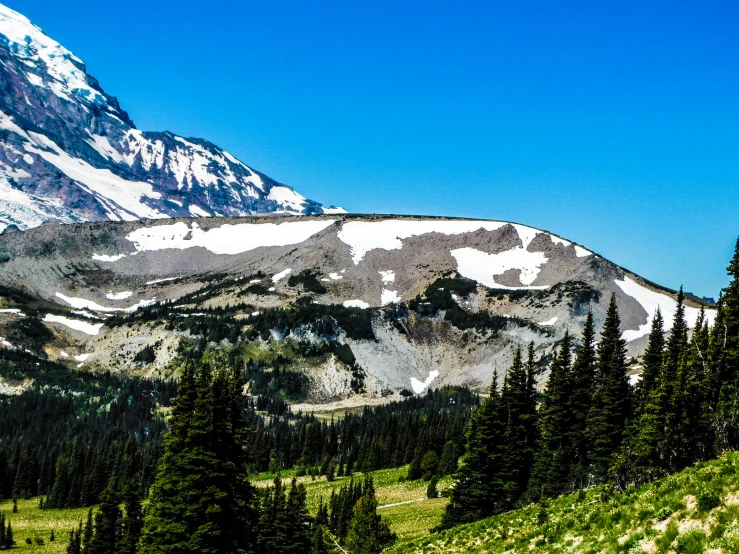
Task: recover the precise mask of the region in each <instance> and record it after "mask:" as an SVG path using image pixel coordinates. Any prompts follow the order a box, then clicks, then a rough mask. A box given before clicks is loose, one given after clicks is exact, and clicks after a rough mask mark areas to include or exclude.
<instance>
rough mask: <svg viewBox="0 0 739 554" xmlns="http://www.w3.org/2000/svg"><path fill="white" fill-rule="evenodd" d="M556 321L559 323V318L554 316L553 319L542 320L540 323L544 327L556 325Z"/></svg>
mask: <svg viewBox="0 0 739 554" xmlns="http://www.w3.org/2000/svg"><path fill="white" fill-rule="evenodd" d="M555 323H557V318H556V317H553V318H552V319H547V320H546V321H540V322H539V325H541V326H543V327H549V326H550V325H554V324H555Z"/></svg>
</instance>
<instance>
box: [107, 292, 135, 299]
mask: <svg viewBox="0 0 739 554" xmlns="http://www.w3.org/2000/svg"><path fill="white" fill-rule="evenodd" d="M131 296H133V292H132V291H130V290H125V291H123V292H113V291H108V293H107V294H106V295H105V298H107V299H108V300H125V299H126V298H131Z"/></svg>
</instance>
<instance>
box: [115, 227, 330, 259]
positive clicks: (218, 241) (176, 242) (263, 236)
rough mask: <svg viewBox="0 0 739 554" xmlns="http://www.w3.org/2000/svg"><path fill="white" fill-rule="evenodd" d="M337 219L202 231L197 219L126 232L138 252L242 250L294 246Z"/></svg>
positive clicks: (225, 251) (240, 251)
mask: <svg viewBox="0 0 739 554" xmlns="http://www.w3.org/2000/svg"><path fill="white" fill-rule="evenodd" d="M335 221H336V220H334V219H324V220H315V221H288V222H285V223H239V224H236V225H230V224H225V225H221V226H220V227H215V228H213V229H209V230H207V231H203V230H202V229H201V228H200V226H199V225H198V224H197V222H193V223H191V224H190V225H189V226H188V225H187V223H184V222H182V221H178V222H177V223H173V224H171V225H155V226H152V227H141V228H140V229H136V230H135V231H133V232H131V233H129V234H128V235H126V239H128V240H129V241H130V242H132V243H133V244H134V246H135V247H136V250H137V251H138V252H147V251H156V250H166V249H169V248H175V249H179V250H184V249H186V248H194V247H197V246H199V247H201V248H205V249H206V250H209V251H210V252H213V253H214V254H231V255H233V254H241V253H243V252H248V251H249V250H255V249H256V248H261V247H266V246H291V245H294V244H299V243H301V242H304V241H306V240H308V239H309V238H310V237H312V236H313V235H315V234H316V233H320V232H321V231H323V230H324V229H326V228H327V227H329V226H331V225H333V224H334V223H335Z"/></svg>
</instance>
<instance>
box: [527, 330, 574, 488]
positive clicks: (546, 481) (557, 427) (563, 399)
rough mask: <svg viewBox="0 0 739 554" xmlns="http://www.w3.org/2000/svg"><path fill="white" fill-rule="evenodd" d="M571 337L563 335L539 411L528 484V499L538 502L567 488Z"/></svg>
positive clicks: (570, 456) (570, 459) (570, 452)
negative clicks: (535, 445) (541, 498)
mask: <svg viewBox="0 0 739 554" xmlns="http://www.w3.org/2000/svg"><path fill="white" fill-rule="evenodd" d="M571 360H572V357H571V352H570V335H569V332H565V336H564V339H563V340H562V343H561V344H560V347H559V351H558V353H557V355H556V356H555V358H554V361H553V362H552V365H551V368H550V372H549V380H548V381H547V388H546V390H545V392H544V401H543V403H542V405H541V407H540V408H539V448H538V450H537V453H536V457H535V464H534V469H533V473H532V476H531V481H530V483H529V488H530V491H529V496H530V497H531V498H532V499H537V498H538V497H539V495H543V496H546V497H553V496H559V495H560V494H563V493H565V492H568V491H569V489H570V484H569V481H568V479H569V475H570V466H571V464H572V462H573V458H574V451H573V445H572V443H571V442H570V434H569V430H570V429H571V427H572V415H573V414H572V411H571V407H572V405H571V394H572V392H571V389H572V384H573V380H572V375H571V369H572V368H571Z"/></svg>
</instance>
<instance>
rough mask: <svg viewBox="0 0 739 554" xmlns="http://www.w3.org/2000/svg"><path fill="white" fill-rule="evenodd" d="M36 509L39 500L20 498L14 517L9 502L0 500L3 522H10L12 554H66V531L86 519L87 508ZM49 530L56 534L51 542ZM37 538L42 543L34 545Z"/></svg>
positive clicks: (11, 503) (10, 502) (67, 538)
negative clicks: (13, 551)
mask: <svg viewBox="0 0 739 554" xmlns="http://www.w3.org/2000/svg"><path fill="white" fill-rule="evenodd" d="M38 506H39V501H38V498H32V499H30V500H23V499H19V500H18V513H17V514H14V513H12V512H13V502H12V501H9V500H6V501H0V511H2V512H4V513H5V517H6V520H10V522H11V523H12V526H13V538H14V539H15V542H16V547H17V548H16V550H15V551H21V552H29V553H30V552H38V553H41V552H43V553H47V554H54V553H57V552H58V553H60V554H61V553H63V552H66V551H67V542H68V541H69V531H70V530H72V529H73V528H77V526H78V525H79V522H80V521H84V520H85V519H86V518H87V510H88V508H72V509H64V510H39V507H38ZM52 529H53V530H54V534H55V535H56V540H55V541H54V542H51V541H49V538H50V536H51V530H52ZM26 538H30V539H31V541H32V542H33V543H34V544H30V545H29V544H26ZM37 538H40V539H42V540H43V541H44V544H43V545H38V544H35V540H36V539H37Z"/></svg>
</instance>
